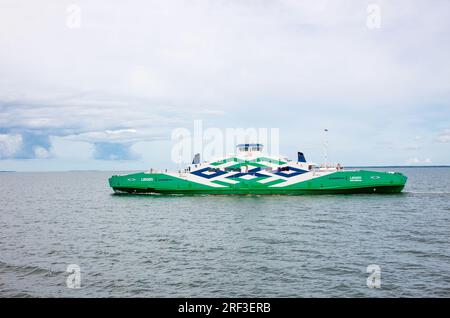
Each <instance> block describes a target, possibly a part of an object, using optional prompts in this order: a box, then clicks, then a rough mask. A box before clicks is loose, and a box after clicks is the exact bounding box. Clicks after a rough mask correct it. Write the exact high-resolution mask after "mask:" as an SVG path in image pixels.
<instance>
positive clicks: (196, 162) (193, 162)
mask: <svg viewBox="0 0 450 318" xmlns="http://www.w3.org/2000/svg"><path fill="white" fill-rule="evenodd" d="M199 163H200V154H199V153H196V154H195V156H194V159H192V164H193V165H196V164H199Z"/></svg>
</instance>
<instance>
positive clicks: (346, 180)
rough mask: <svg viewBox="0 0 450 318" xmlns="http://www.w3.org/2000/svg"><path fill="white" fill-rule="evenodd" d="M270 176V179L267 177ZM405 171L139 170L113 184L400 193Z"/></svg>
mask: <svg viewBox="0 0 450 318" xmlns="http://www.w3.org/2000/svg"><path fill="white" fill-rule="evenodd" d="M265 179H266V180H265ZM406 180H407V178H406V176H404V175H403V174H401V173H397V172H396V173H388V172H375V171H366V170H358V171H336V172H331V173H330V172H328V173H322V174H320V173H314V172H308V173H307V174H304V175H302V176H299V177H298V178H297V179H295V178H293V180H289V179H278V180H269V179H267V178H264V177H261V176H256V175H255V177H254V178H252V179H250V180H249V179H243V178H230V179H229V180H225V181H224V179H222V180H212V181H211V180H206V181H204V180H201V179H200V180H199V179H198V178H197V179H195V178H194V180H192V178H191V176H190V175H189V174H188V175H178V174H170V173H169V174H167V173H166V174H164V173H159V174H158V173H136V174H130V175H125V176H112V177H111V178H110V179H109V185H110V186H111V188H112V189H113V190H114V192H117V193H136V194H137V193H155V194H214V195H301V194H353V193H399V192H401V191H402V190H403V188H404V186H405V183H406Z"/></svg>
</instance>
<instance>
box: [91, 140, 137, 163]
mask: <svg viewBox="0 0 450 318" xmlns="http://www.w3.org/2000/svg"><path fill="white" fill-rule="evenodd" d="M94 146H95V151H94V158H95V159H98V160H135V159H137V158H139V156H138V155H137V154H135V153H133V152H132V151H131V150H130V148H131V145H130V144H117V143H107V142H101V143H95V144H94Z"/></svg>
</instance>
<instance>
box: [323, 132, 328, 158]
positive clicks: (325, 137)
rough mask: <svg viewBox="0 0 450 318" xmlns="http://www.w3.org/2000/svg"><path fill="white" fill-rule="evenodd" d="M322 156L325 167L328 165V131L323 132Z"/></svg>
mask: <svg viewBox="0 0 450 318" xmlns="http://www.w3.org/2000/svg"><path fill="white" fill-rule="evenodd" d="M323 154H324V159H325V162H324V163H325V165H328V129H324V130H323Z"/></svg>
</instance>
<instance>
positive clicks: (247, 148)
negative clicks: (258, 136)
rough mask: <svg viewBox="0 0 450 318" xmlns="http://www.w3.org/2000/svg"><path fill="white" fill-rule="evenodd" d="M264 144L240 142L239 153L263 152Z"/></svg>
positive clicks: (237, 147)
mask: <svg viewBox="0 0 450 318" xmlns="http://www.w3.org/2000/svg"><path fill="white" fill-rule="evenodd" d="M263 148H264V145H263V144H239V145H237V146H236V150H237V152H238V153H249V152H262V151H263Z"/></svg>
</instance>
